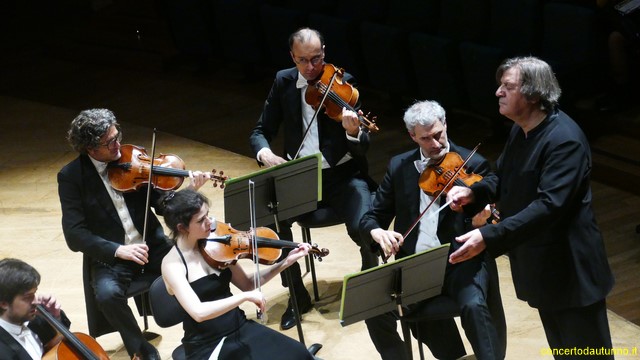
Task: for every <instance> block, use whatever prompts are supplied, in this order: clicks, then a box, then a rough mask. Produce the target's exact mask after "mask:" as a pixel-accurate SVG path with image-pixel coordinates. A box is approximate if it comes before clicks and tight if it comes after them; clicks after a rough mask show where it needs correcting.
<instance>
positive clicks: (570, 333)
mask: <svg viewBox="0 0 640 360" xmlns="http://www.w3.org/2000/svg"><path fill="white" fill-rule="evenodd" d="M538 313H539V314H540V320H542V326H543V327H544V332H545V334H546V335H547V341H548V342H549V347H550V348H551V350H552V351H553V350H555V351H562V350H564V349H568V350H571V349H576V350H594V351H597V350H600V351H602V349H604V351H605V352H604V353H602V352H601V354H603V355H588V354H587V355H585V354H584V353H582V354H579V353H573V354H572V353H569V354H557V355H555V356H554V357H555V358H556V359H594V358H597V359H613V358H614V356H613V355H611V354H610V353H609V352H607V351H606V350H607V349H611V348H612V345H611V333H610V331H609V320H608V318H607V304H606V300H604V299H603V300H601V301H598V302H596V303H595V304H592V305H589V306H584V307H579V308H571V309H563V310H556V311H551V310H542V309H538Z"/></svg>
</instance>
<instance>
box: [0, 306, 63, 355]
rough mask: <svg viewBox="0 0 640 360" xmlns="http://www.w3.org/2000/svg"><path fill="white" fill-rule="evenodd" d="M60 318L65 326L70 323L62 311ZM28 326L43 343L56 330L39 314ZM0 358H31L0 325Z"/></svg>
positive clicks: (49, 339) (47, 340) (48, 339)
mask: <svg viewBox="0 0 640 360" xmlns="http://www.w3.org/2000/svg"><path fill="white" fill-rule="evenodd" d="M60 320H61V322H62V324H63V325H64V326H66V327H67V328H68V327H69V326H70V325H71V322H70V321H69V319H68V318H67V316H66V315H65V314H64V312H62V313H61V315H60ZM28 326H29V329H31V331H33V332H34V333H35V334H36V335H38V338H40V341H41V342H42V343H43V344H46V343H48V342H49V341H51V339H53V337H54V336H56V334H57V332H56V330H55V329H54V328H53V327H52V326H51V325H49V323H48V322H47V321H46V320H45V319H44V318H42V317H40V316H36V318H35V319H33V320H32V321H29V325H28ZM0 358H2V359H3V360H32V359H31V356H30V355H29V353H28V352H27V350H25V349H24V348H23V347H22V345H20V343H18V342H17V341H16V340H15V339H14V338H13V337H12V336H11V334H9V333H8V332H7V331H6V330H5V329H3V328H2V327H0Z"/></svg>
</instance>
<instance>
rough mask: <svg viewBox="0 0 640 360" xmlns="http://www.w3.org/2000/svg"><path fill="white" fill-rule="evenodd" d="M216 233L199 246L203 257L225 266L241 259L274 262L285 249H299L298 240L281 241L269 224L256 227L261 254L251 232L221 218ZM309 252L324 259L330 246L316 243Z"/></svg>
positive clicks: (214, 263)
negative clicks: (320, 247)
mask: <svg viewBox="0 0 640 360" xmlns="http://www.w3.org/2000/svg"><path fill="white" fill-rule="evenodd" d="M215 225H216V228H215V230H212V231H215V233H216V234H215V235H216V236H210V237H208V238H206V239H200V240H198V248H199V249H200V253H201V254H202V257H203V258H204V259H205V261H206V262H207V264H209V266H211V267H214V268H218V269H223V268H225V267H227V266H229V265H233V264H235V263H236V262H237V261H238V260H240V259H254V258H256V257H257V258H258V262H259V263H260V264H263V265H273V264H275V262H276V261H278V259H279V258H280V257H281V256H282V249H295V248H297V247H298V243H295V242H293V241H286V240H280V239H279V238H278V234H276V232H275V231H273V230H271V229H269V228H267V227H258V228H256V230H255V236H256V242H257V245H258V250H257V254H254V253H253V247H252V244H251V241H252V238H251V235H252V234H251V233H250V232H249V231H239V230H236V229H234V228H233V227H231V225H229V224H225V223H223V222H220V221H216V223H215ZM309 253H310V254H312V255H313V256H315V257H316V259H318V261H322V258H323V257H325V256H327V255H329V250H328V249H324V248H323V249H319V248H318V246H317V245H312V247H311V250H309Z"/></svg>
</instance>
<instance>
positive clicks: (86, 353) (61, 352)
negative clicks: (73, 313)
mask: <svg viewBox="0 0 640 360" xmlns="http://www.w3.org/2000/svg"><path fill="white" fill-rule="evenodd" d="M36 309H37V310H38V312H39V313H40V314H41V315H42V317H44V319H45V320H46V321H47V322H48V323H49V324H50V325H51V326H52V327H53V328H54V329H56V331H58V334H59V336H58V337H56V338H54V340H52V341H53V342H57V343H56V344H55V345H53V346H52V347H51V348H50V349H49V350H48V351H47V352H46V353H44V355H42V360H58V359H65V360H109V355H108V354H107V352H106V351H104V349H103V348H102V347H101V346H100V344H98V342H97V341H96V340H95V339H94V338H92V337H91V336H89V335H87V334H83V333H78V332H75V333H72V332H71V331H69V329H67V328H66V327H65V326H64V325H63V324H62V323H61V322H60V321H59V320H58V319H56V318H55V317H54V316H53V315H51V314H50V313H49V312H48V311H47V309H45V308H44V306H42V305H40V304H38V305H36Z"/></svg>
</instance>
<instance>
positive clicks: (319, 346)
mask: <svg viewBox="0 0 640 360" xmlns="http://www.w3.org/2000/svg"><path fill="white" fill-rule="evenodd" d="M320 349H322V344H318V343H315V344H313V345H311V346H309V348H308V349H307V350H308V351H309V354H311V355H315V354H317V353H318V351H320Z"/></svg>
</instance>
